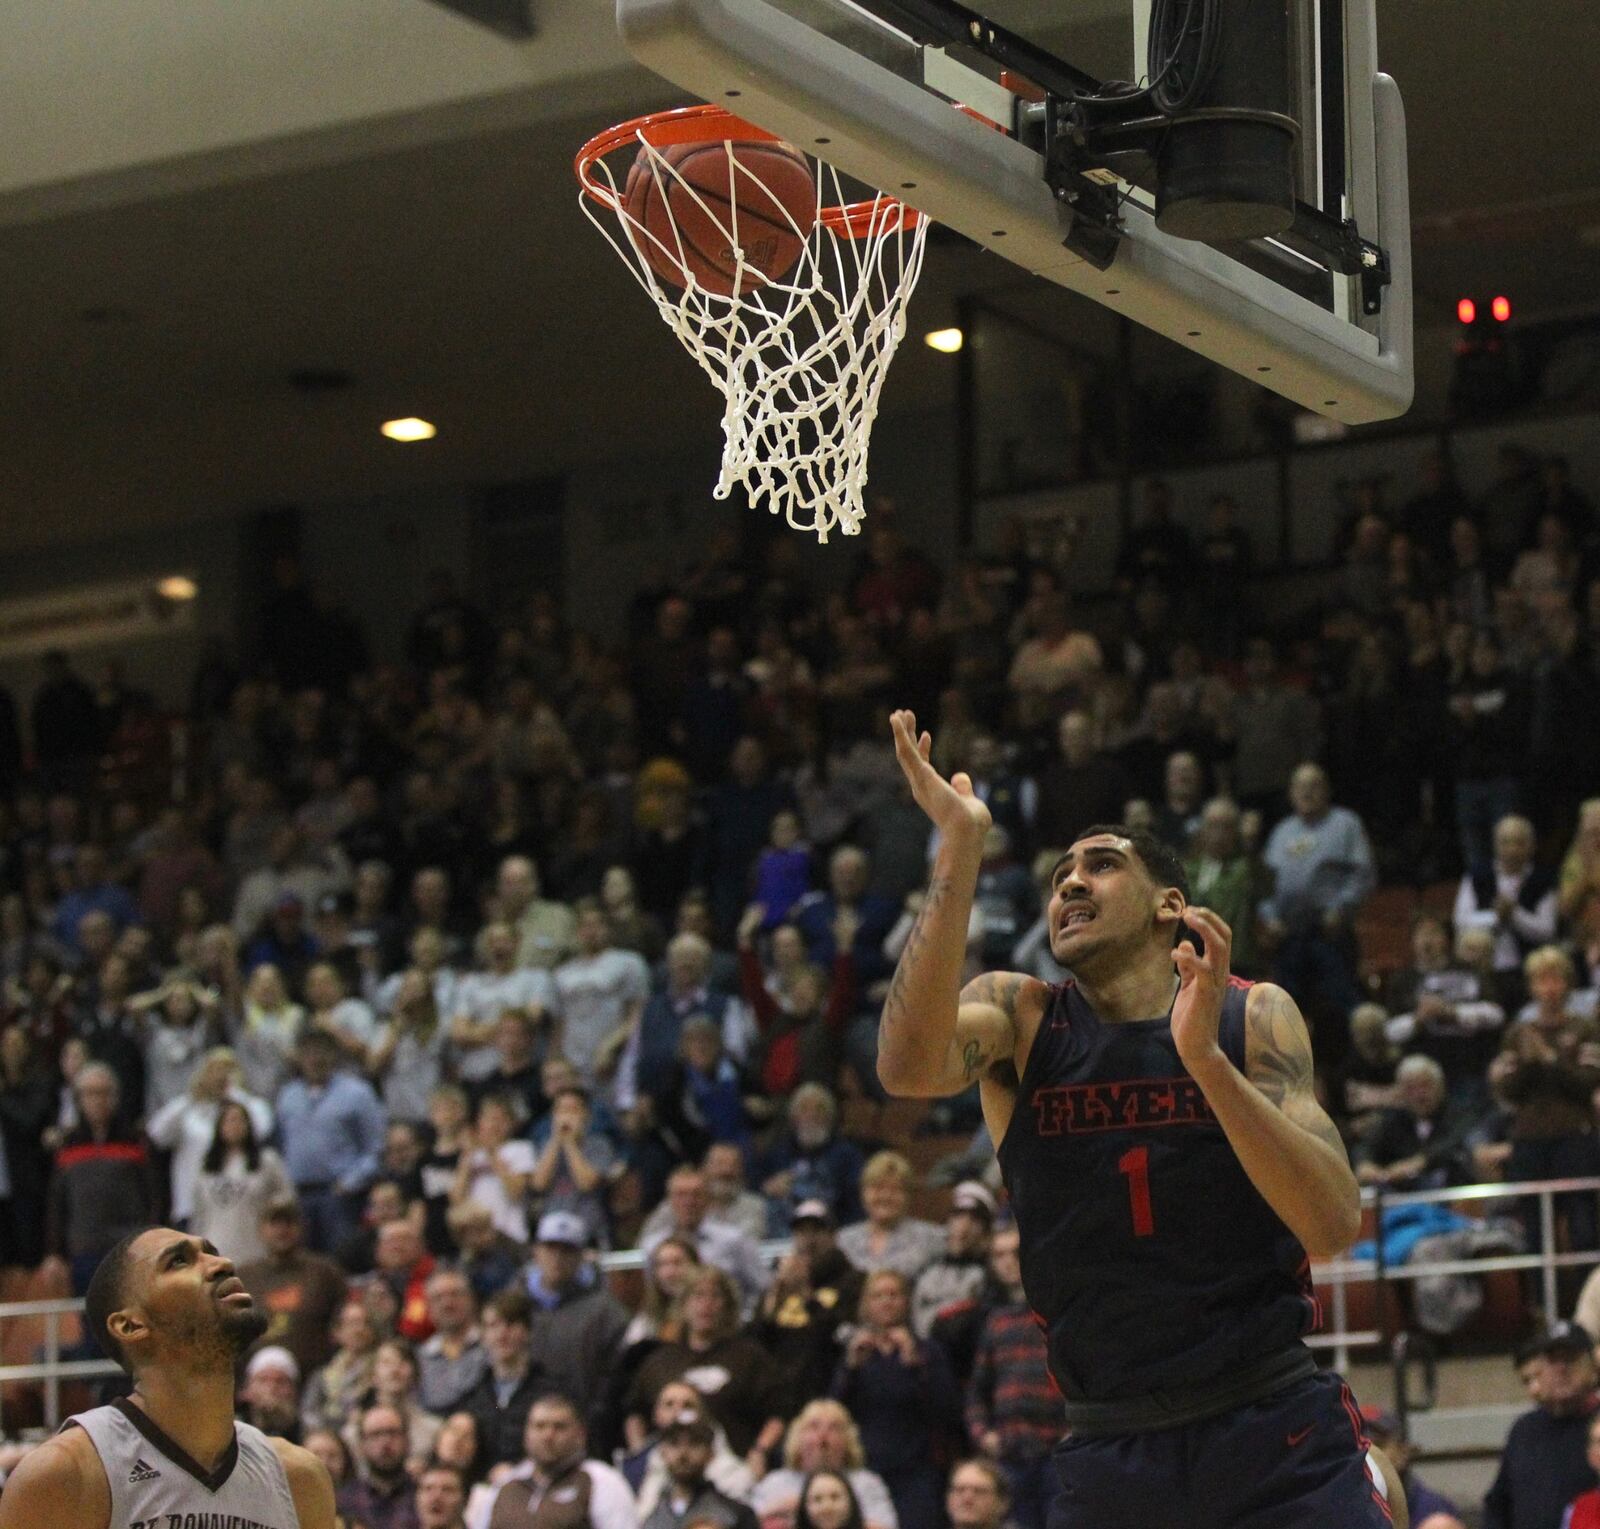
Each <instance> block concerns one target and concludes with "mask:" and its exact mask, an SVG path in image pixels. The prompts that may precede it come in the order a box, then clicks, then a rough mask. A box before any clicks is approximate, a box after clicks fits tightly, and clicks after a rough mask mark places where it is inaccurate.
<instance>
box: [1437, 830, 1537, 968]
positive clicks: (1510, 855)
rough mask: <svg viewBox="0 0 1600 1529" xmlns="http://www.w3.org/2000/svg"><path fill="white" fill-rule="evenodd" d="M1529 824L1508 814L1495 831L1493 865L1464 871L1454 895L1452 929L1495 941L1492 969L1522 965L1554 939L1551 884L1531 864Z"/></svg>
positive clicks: (1474, 867)
mask: <svg viewBox="0 0 1600 1529" xmlns="http://www.w3.org/2000/svg"><path fill="white" fill-rule="evenodd" d="M1534 847H1535V840H1534V832H1533V824H1532V823H1530V822H1529V821H1528V820H1527V818H1525V817H1521V816H1520V815H1518V814H1516V813H1511V814H1509V815H1508V816H1506V817H1503V818H1501V819H1500V821H1499V822H1498V823H1496V824H1495V825H1494V860H1493V861H1492V863H1490V864H1489V865H1473V866H1468V867H1467V873H1466V875H1465V876H1463V877H1462V878H1461V885H1460V887H1459V888H1458V889H1457V891H1456V908H1455V924H1456V929H1457V930H1458V931H1459V930H1462V929H1487V930H1488V931H1489V932H1490V933H1491V934H1493V935H1494V969H1495V970H1496V971H1497V972H1515V971H1519V970H1521V967H1522V963H1523V961H1524V960H1525V959H1526V958H1527V957H1528V956H1529V955H1530V954H1532V952H1534V951H1535V950H1537V949H1538V948H1539V947H1540V946H1541V945H1548V944H1549V943H1550V942H1551V941H1552V940H1553V939H1555V937H1556V913H1557V900H1556V881H1555V877H1554V876H1552V875H1551V874H1550V872H1549V871H1548V870H1546V869H1544V868H1543V867H1541V866H1537V865H1535V864H1534V861H1533V852H1534Z"/></svg>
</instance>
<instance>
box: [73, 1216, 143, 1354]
mask: <svg viewBox="0 0 1600 1529" xmlns="http://www.w3.org/2000/svg"><path fill="white" fill-rule="evenodd" d="M148 1230H149V1228H148V1227H143V1226H141V1227H140V1228H139V1230H138V1231H136V1232H129V1233H128V1235H127V1236H126V1237H123V1238H121V1239H120V1240H119V1241H118V1242H116V1243H114V1244H113V1245H112V1247H111V1250H110V1251H109V1252H108V1253H107V1254H106V1255H105V1257H104V1258H102V1259H101V1260H100V1262H99V1264H98V1265H97V1266H96V1268H95V1271H94V1273H93V1275H91V1276H90V1279H89V1288H88V1290H86V1291H85V1292H84V1297H83V1314H84V1317H85V1320H86V1322H87V1324H88V1328H89V1333H90V1335H91V1336H92V1337H93V1338H94V1341H95V1342H96V1343H98V1344H99V1345H100V1352H101V1353H102V1354H104V1355H105V1356H106V1358H107V1359H109V1360H111V1361H112V1362H113V1363H114V1364H118V1365H121V1366H122V1368H123V1369H124V1370H126V1371H127V1373H128V1374H129V1375H131V1374H133V1365H132V1363H131V1362H130V1361H129V1359H128V1356H127V1355H126V1354H125V1353H124V1352H123V1350H122V1345H121V1344H120V1343H118V1342H117V1340H116V1339H115V1338H113V1337H112V1336H111V1328H110V1327H109V1326H108V1325H107V1324H108V1323H109V1322H110V1320H111V1314H112V1313H113V1312H117V1311H121V1310H122V1308H123V1307H124V1306H126V1305H127V1304H128V1300H127V1287H128V1271H129V1269H130V1268H131V1267H132V1263H133V1260H132V1259H131V1258H130V1257H129V1256H128V1255H129V1254H130V1253H131V1252H132V1250H133V1244H134V1243H135V1241H137V1240H138V1239H139V1238H140V1237H142V1236H143V1235H144V1233H145V1232H147V1231H148Z"/></svg>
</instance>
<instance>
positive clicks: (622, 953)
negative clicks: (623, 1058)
mask: <svg viewBox="0 0 1600 1529" xmlns="http://www.w3.org/2000/svg"><path fill="white" fill-rule="evenodd" d="M577 916H578V923H577V940H578V954H577V955H576V956H574V957H573V958H572V959H571V960H570V961H564V962H563V963H562V964H561V965H560V966H558V967H557V968H556V973H555V984H556V1011H557V1013H558V1014H559V1016H560V1019H561V1036H562V1040H561V1049H562V1050H563V1051H564V1052H565V1053H566V1056H567V1059H568V1060H569V1061H570V1062H571V1063H572V1064H573V1066H575V1067H576V1068H577V1069H578V1071H579V1073H580V1074H581V1075H582V1076H583V1080H584V1082H585V1083H587V1084H590V1085H591V1086H592V1085H593V1083H594V1080H595V1077H596V1074H597V1073H598V1072H599V1071H600V1070H601V1067H602V1064H605V1063H610V1062H614V1061H615V1060H616V1058H617V1056H618V1055H619V1054H620V1052H621V1049H622V1047H623V1046H624V1045H625V1044H626V1042H627V1040H628V1037H629V1035H630V1034H631V1033H632V1031H633V1029H634V1027H635V1026H636V1025H637V1024H638V1023H639V1016H640V1015H641V1014H642V1013H643V1012H644V1005H645V1000H646V999H647V998H648V997H649V996H650V968H649V967H648V966H647V965H646V964H645V961H644V958H643V957H642V956H639V955H637V954H635V953H634V952H633V951H631V950H618V949H616V948H615V947H614V946H613V945H612V944H611V923H610V920H609V919H608V918H607V917H606V914H605V910H604V909H603V908H602V907H601V906H600V904H599V903H598V902H597V901H596V900H595V899H593V898H585V899H584V900H583V901H582V902H580V903H579V904H578V905H577Z"/></svg>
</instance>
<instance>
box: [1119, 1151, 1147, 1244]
mask: <svg viewBox="0 0 1600 1529" xmlns="http://www.w3.org/2000/svg"><path fill="white" fill-rule="evenodd" d="M1117 1172H1118V1173H1121V1174H1122V1175H1124V1176H1125V1177H1126V1178H1127V1180H1128V1209H1129V1210H1130V1211H1132V1212H1133V1235H1134V1236H1135V1237H1154V1236H1155V1234H1156V1218H1155V1213H1154V1212H1153V1211H1152V1210H1151V1209H1150V1149H1149V1148H1148V1147H1133V1148H1130V1149H1129V1150H1128V1151H1127V1152H1124V1153H1123V1154H1122V1156H1121V1157H1119V1158H1118V1159H1117Z"/></svg>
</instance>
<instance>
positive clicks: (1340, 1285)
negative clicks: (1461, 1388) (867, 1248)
mask: <svg viewBox="0 0 1600 1529" xmlns="http://www.w3.org/2000/svg"><path fill="white" fill-rule="evenodd" d="M1574 1193H1589V1194H1595V1195H1600V1178H1589V1179H1540V1180H1534V1181H1528V1182H1525V1183H1516V1184H1469V1185H1465V1186H1462V1187H1459V1188H1455V1189H1432V1190H1423V1191H1419V1192H1417V1193H1414V1194H1388V1193H1385V1192H1384V1191H1382V1190H1381V1189H1366V1190H1363V1191H1362V1195H1361V1203H1362V1205H1363V1207H1368V1206H1370V1207H1371V1208H1372V1209H1373V1210H1374V1212H1375V1218H1374V1219H1375V1227H1376V1230H1375V1232H1374V1236H1375V1238H1376V1246H1377V1255H1376V1256H1375V1257H1373V1258H1361V1259H1351V1258H1340V1259H1329V1260H1327V1261H1326V1262H1322V1263H1316V1264H1313V1265H1312V1271H1311V1272H1312V1276H1313V1278H1314V1279H1315V1281H1316V1283H1317V1284H1318V1285H1319V1286H1322V1287H1326V1288H1327V1290H1328V1300H1327V1311H1328V1317H1329V1322H1328V1325H1327V1328H1326V1330H1325V1331H1323V1332H1320V1333H1317V1334H1315V1335H1313V1336H1312V1337H1311V1338H1309V1339H1308V1340H1307V1342H1308V1343H1309V1344H1310V1345H1311V1347H1313V1348H1316V1349H1324V1350H1328V1349H1331V1350H1332V1351H1333V1353H1332V1362H1333V1366H1334V1368H1335V1369H1336V1370H1338V1371H1340V1372H1341V1373H1344V1372H1345V1371H1347V1370H1348V1369H1349V1367H1350V1355H1351V1350H1352V1349H1356V1348H1368V1347H1373V1346H1376V1345H1378V1344H1381V1343H1382V1342H1383V1341H1384V1336H1385V1335H1384V1333H1383V1332H1382V1331H1381V1330H1380V1329H1378V1328H1364V1329H1359V1330H1352V1329H1351V1328H1350V1327H1349V1325H1348V1322H1349V1306H1350V1303H1349V1298H1348V1295H1347V1290H1348V1287H1349V1286H1351V1285H1359V1284H1371V1285H1374V1286H1376V1287H1377V1298H1378V1302H1379V1310H1380V1311H1381V1309H1382V1301H1383V1292H1384V1290H1385V1288H1386V1287H1387V1286H1388V1284H1389V1283H1390V1282H1392V1281H1404V1280H1416V1279H1424V1278H1427V1277H1429V1276H1432V1275H1441V1274H1466V1275H1473V1274H1493V1273H1495V1272H1497V1271H1499V1270H1503V1269H1504V1270H1527V1269H1537V1270H1538V1271H1539V1275H1540V1286H1541V1291H1542V1296H1543V1304H1544V1309H1545V1311H1546V1312H1548V1313H1550V1314H1551V1315H1552V1316H1553V1315H1554V1314H1555V1313H1556V1310H1557V1287H1556V1271H1557V1270H1559V1269H1565V1268H1577V1267H1581V1266H1584V1265H1595V1264H1600V1249H1591V1250H1587V1251H1583V1252H1576V1253H1558V1252H1556V1250H1555V1243H1556V1237H1555V1231H1556V1206H1555V1197H1556V1196H1557V1195H1560V1194H1574ZM1532 1195H1536V1196H1537V1197H1538V1200H1539V1243H1540V1246H1539V1250H1538V1251H1537V1252H1529V1253H1517V1254H1507V1255H1498V1256H1495V1257H1490V1258H1467V1259H1451V1260H1447V1261H1440V1262H1436V1263H1410V1262H1407V1263H1404V1264H1393V1263H1389V1262H1388V1261H1386V1260H1385V1259H1384V1257H1383V1236H1382V1227H1383V1212H1384V1211H1385V1210H1387V1209H1390V1208H1392V1207H1395V1206H1401V1205H1446V1204H1467V1203H1473V1202H1483V1201H1489V1200H1504V1201H1515V1200H1518V1199H1525V1198H1527V1197H1528V1196H1532ZM788 1249H789V1243H788V1242H787V1241H772V1242H764V1243H762V1244H761V1252H762V1255H763V1257H765V1259H766V1260H767V1262H768V1263H769V1264H770V1263H775V1262H776V1261H777V1260H778V1259H779V1258H780V1257H782V1256H783V1254H784V1253H786V1252H787V1251H788ZM597 1262H598V1264H599V1266H600V1269H601V1271H602V1272H603V1273H607V1274H610V1273H618V1272H622V1271H625V1270H639V1269H642V1268H643V1267H644V1253H643V1251H642V1250H640V1249H638V1248H628V1249H625V1250H623V1251H620V1252H614V1253H602V1254H600V1255H599V1258H598V1260H597ZM82 1312H83V1302H82V1301H81V1300H78V1299H62V1300H51V1301H6V1302H0V1325H3V1324H4V1323H5V1322H7V1321H12V1320H18V1319H23V1318H31V1317H41V1318H43V1319H44V1324H45V1337H44V1345H43V1348H44V1357H43V1359H42V1360H41V1361H40V1362H38V1363H35V1364H10V1365H0V1387H3V1386H4V1385H5V1384H6V1383H7V1382H8V1381H32V1380H42V1381H43V1382H44V1418H45V1426H46V1427H47V1428H49V1429H51V1430H53V1429H55V1428H56V1427H57V1426H58V1425H59V1424H60V1422H61V1383H62V1382H63V1381H67V1380H98V1379H102V1378H104V1377H107V1376H111V1375H116V1374H118V1373H119V1371H118V1369H117V1366H116V1365H114V1364H112V1363H111V1362H110V1361H109V1360H104V1359H62V1357H61V1325H60V1324H61V1318H62V1317H63V1316H67V1315H81V1314H82ZM1597 1336H1600V1334H1597ZM1401 1390H1403V1388H1400V1387H1398V1383H1397V1395H1396V1405H1397V1406H1401V1407H1403V1405H1404V1400H1405V1398H1404V1396H1403V1394H1400V1392H1401ZM1479 1410H1481V1409H1479Z"/></svg>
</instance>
